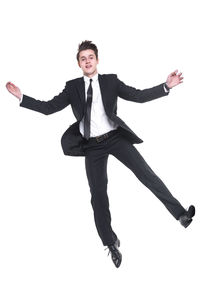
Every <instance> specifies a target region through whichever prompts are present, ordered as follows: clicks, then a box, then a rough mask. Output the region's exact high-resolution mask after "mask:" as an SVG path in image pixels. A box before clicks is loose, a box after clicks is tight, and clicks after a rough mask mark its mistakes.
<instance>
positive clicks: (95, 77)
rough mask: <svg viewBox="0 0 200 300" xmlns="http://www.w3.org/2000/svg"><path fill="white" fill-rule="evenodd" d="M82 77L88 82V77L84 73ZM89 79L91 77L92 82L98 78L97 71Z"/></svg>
mask: <svg viewBox="0 0 200 300" xmlns="http://www.w3.org/2000/svg"><path fill="white" fill-rule="evenodd" d="M83 78H84V81H85V83H89V82H90V77H88V76H86V75H84V76H83ZM91 79H92V82H95V81H97V80H98V73H97V74H95V75H94V76H93V77H92V78H91Z"/></svg>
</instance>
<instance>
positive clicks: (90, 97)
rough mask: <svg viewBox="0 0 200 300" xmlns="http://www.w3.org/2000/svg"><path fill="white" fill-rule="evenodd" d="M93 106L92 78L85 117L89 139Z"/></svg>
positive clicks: (85, 135) (86, 134) (86, 135)
mask: <svg viewBox="0 0 200 300" xmlns="http://www.w3.org/2000/svg"><path fill="white" fill-rule="evenodd" d="M91 106H92V79H90V85H89V87H88V90H87V102H86V106H85V118H84V137H85V138H86V139H87V140H88V139H89V137H90V118H91Z"/></svg>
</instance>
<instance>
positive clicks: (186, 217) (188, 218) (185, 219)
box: [179, 205, 195, 228]
mask: <svg viewBox="0 0 200 300" xmlns="http://www.w3.org/2000/svg"><path fill="white" fill-rule="evenodd" d="M194 215H195V207H194V206H193V205H190V207H189V209H188V210H187V211H186V212H185V213H184V214H183V215H181V216H180V217H179V221H180V223H181V225H183V226H184V227H185V228H186V227H188V226H189V225H190V223H191V222H192V217H193V216H194Z"/></svg>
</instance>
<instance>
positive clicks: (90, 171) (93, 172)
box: [85, 150, 117, 245]
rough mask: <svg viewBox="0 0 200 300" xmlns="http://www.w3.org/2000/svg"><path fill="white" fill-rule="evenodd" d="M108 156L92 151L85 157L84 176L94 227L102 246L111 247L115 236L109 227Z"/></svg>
mask: <svg viewBox="0 0 200 300" xmlns="http://www.w3.org/2000/svg"><path fill="white" fill-rule="evenodd" d="M107 160H108V154H105V153H102V152H101V151H98V150H97V151H92V153H91V152H90V154H88V155H86V157H85V167H86V174H87V178H88V183H89V187H90V192H91V204H92V208H93V211H94V219H95V225H96V228H97V231H98V234H99V236H100V238H101V240H102V242H103V245H112V244H113V243H114V242H115V241H116V239H117V236H116V234H115V233H114V232H113V230H112V227H111V215H110V210H109V199H108V195H107V182H108V178H107Z"/></svg>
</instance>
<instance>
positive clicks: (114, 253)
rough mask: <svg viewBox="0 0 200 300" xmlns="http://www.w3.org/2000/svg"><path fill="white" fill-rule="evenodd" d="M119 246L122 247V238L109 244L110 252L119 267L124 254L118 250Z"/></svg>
mask: <svg viewBox="0 0 200 300" xmlns="http://www.w3.org/2000/svg"><path fill="white" fill-rule="evenodd" d="M118 247H120V240H119V239H117V240H116V241H115V243H114V244H113V245H110V246H108V249H109V253H108V255H109V254H110V253H111V257H112V261H113V263H114V265H115V267H116V268H119V266H120V264H121V261H122V254H121V252H120V251H119V250H118Z"/></svg>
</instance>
